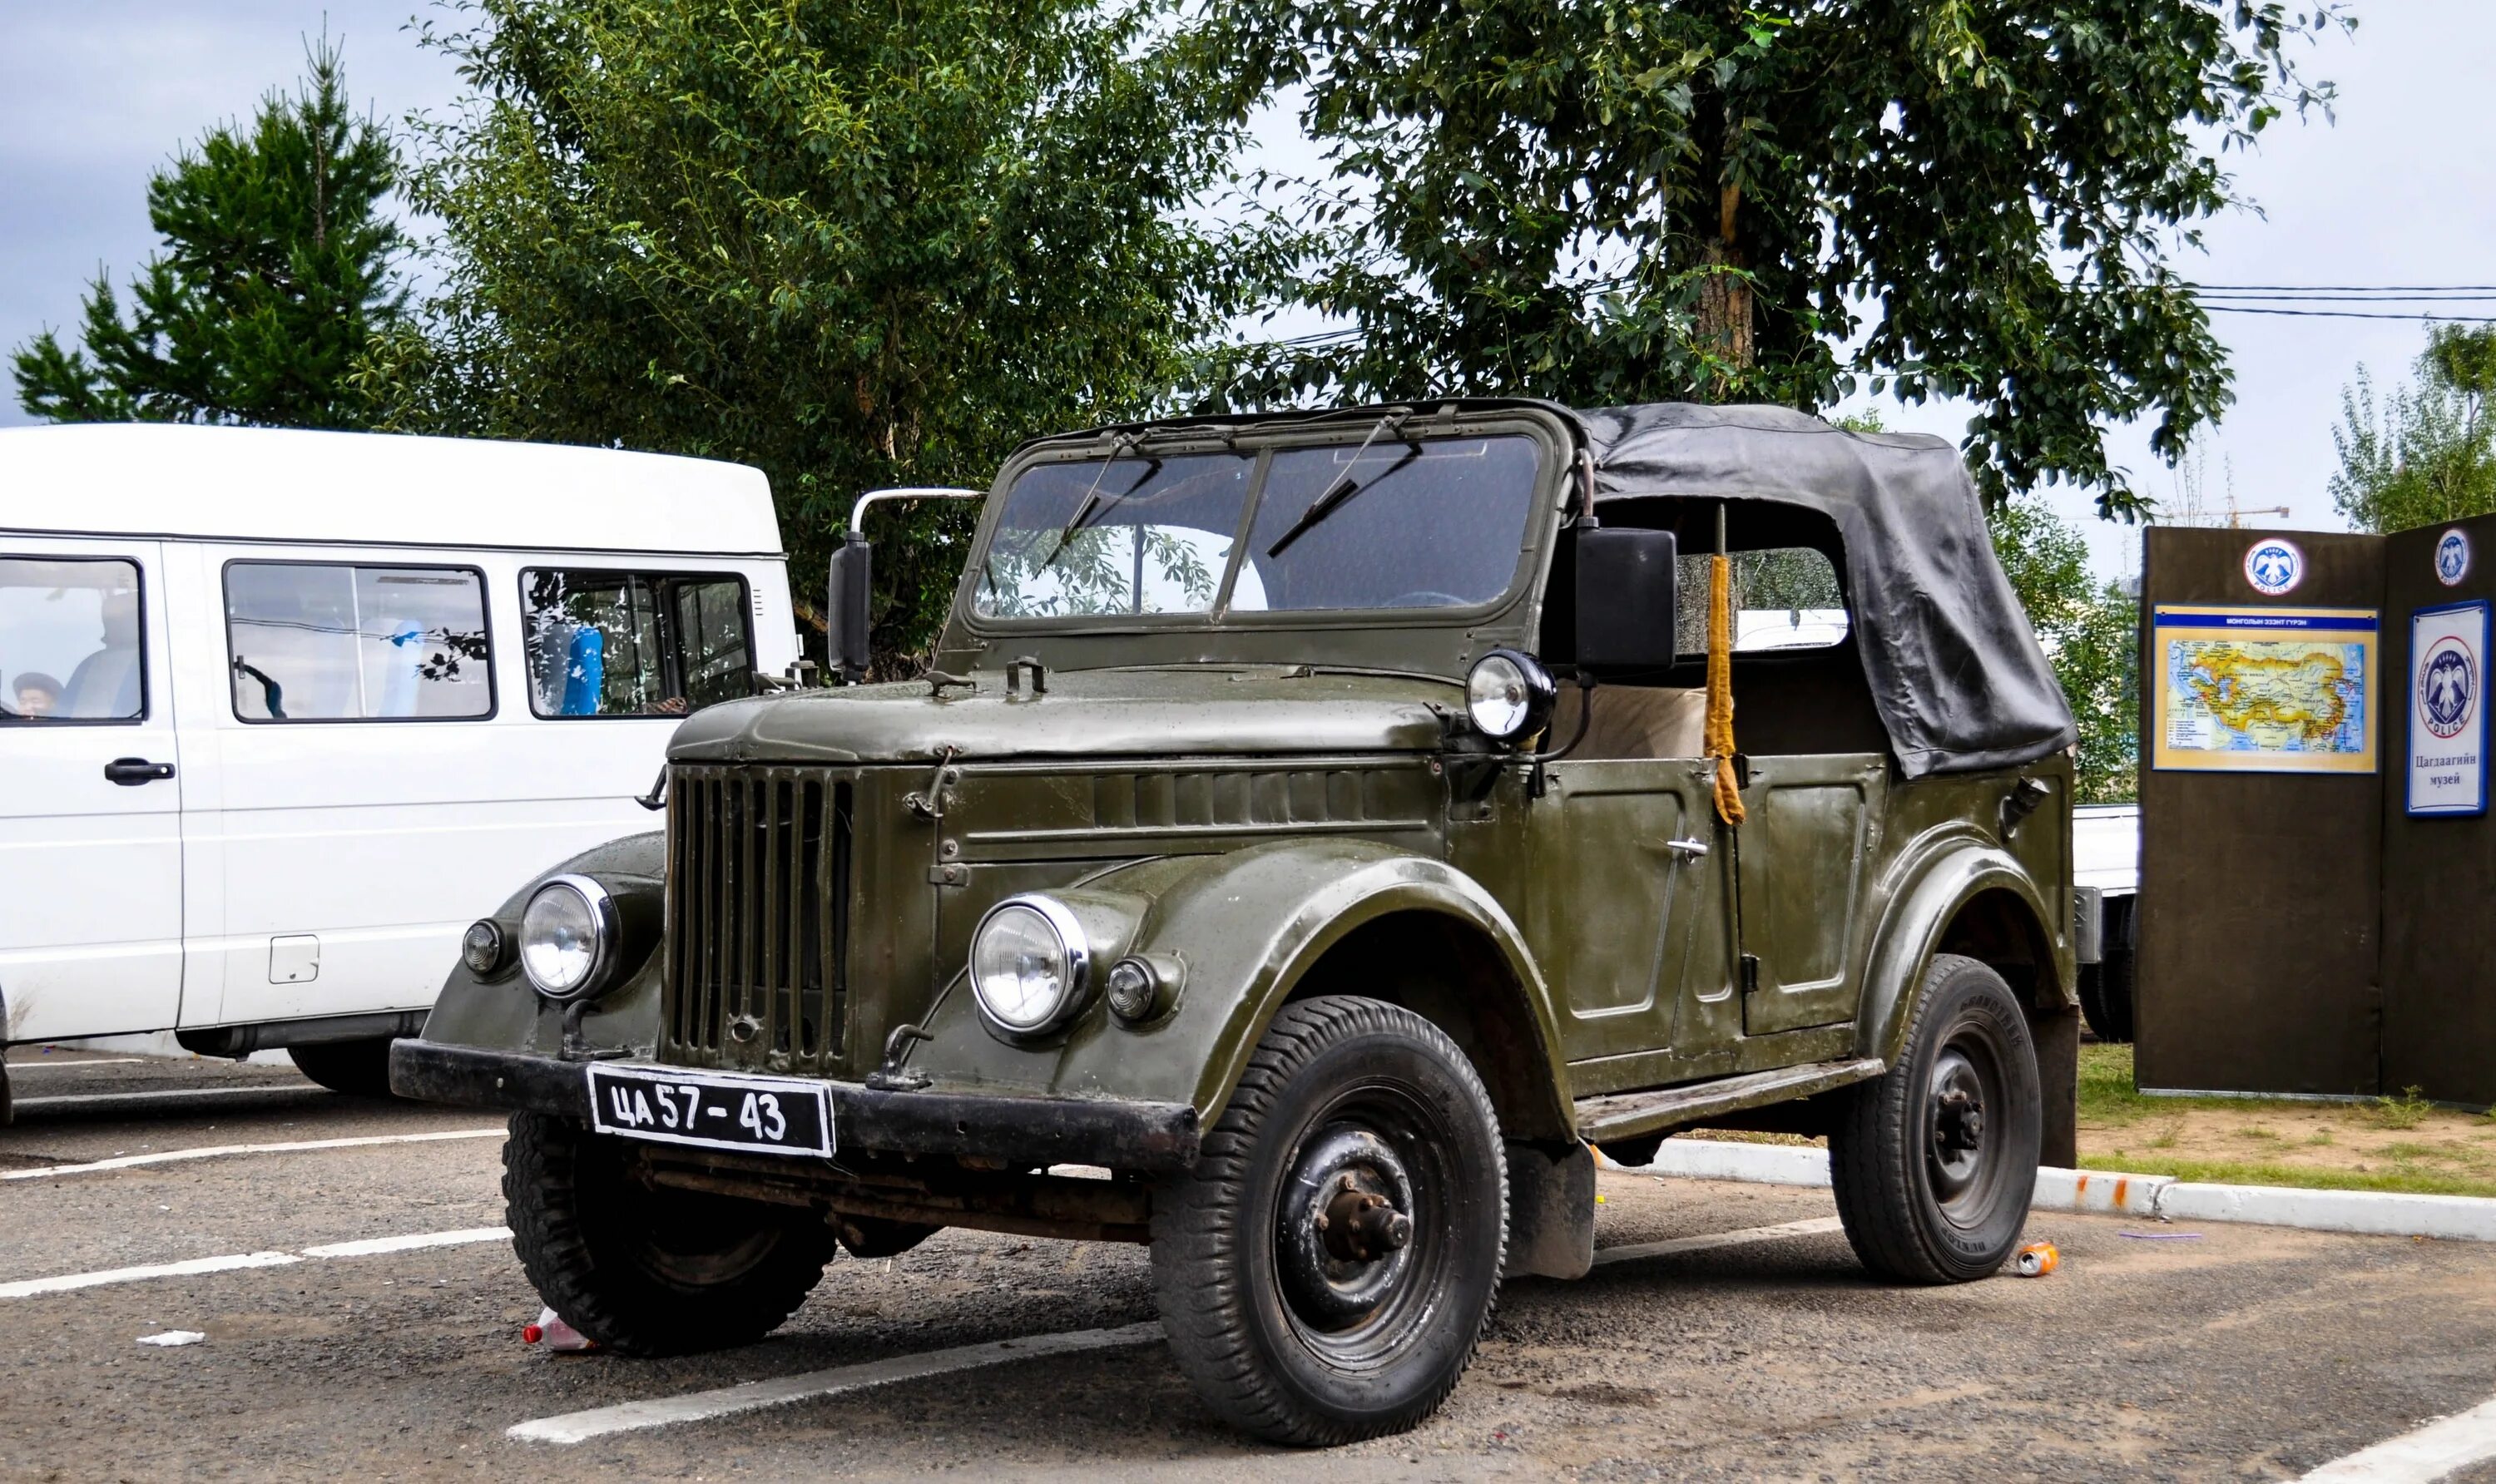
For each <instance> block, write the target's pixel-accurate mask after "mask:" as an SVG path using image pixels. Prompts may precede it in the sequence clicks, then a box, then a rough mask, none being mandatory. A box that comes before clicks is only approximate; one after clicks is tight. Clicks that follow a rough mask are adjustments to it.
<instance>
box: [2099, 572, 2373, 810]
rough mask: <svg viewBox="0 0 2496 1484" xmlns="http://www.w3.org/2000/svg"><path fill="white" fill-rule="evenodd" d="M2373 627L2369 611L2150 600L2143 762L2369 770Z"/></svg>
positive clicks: (2209, 767)
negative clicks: (2149, 723) (2149, 702)
mask: <svg viewBox="0 0 2496 1484" xmlns="http://www.w3.org/2000/svg"><path fill="white" fill-rule="evenodd" d="M2380 627H2381V625H2380V622H2379V615H2378V614H2377V612H2376V610H2374V609H2372V608H2234V607H2221V606H2216V605H2212V604H2202V603H2192V604H2167V603H2161V604H2159V605H2158V606H2156V607H2155V608H2154V609H2153V610H2152V611H2151V633H2152V645H2151V651H2150V652H2151V655H2152V657H2153V659H2154V661H2155V665H2156V672H2155V673H2154V674H2153V675H2151V676H2150V677H2148V678H2149V681H2150V689H2151V693H2152V695H2153V696H2154V697H2155V704H2156V707H2157V711H2156V715H2155V719H2156V723H2157V727H2156V729H2155V731H2153V732H2152V734H2151V749H2150V759H2149V760H2150V766H2152V767H2154V768H2164V769H2180V770H2200V771H2211V772H2247V773H2372V772H2374V771H2375V768H2376V760H2375V706H2376V695H2377V692H2376V685H2375V655H2376V638H2377V632H2378V630H2379V629H2380Z"/></svg>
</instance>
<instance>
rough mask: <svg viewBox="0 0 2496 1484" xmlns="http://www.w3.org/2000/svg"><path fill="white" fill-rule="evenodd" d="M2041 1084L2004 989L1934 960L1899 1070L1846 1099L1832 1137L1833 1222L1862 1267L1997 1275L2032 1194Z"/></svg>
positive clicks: (1981, 971)
mask: <svg viewBox="0 0 2496 1484" xmlns="http://www.w3.org/2000/svg"><path fill="white" fill-rule="evenodd" d="M2042 1086H2043V1084H2042V1079H2041V1078H2040V1077H2039V1075H2038V1072H2037V1048H2036V1043H2035V1041H2034V1039H2033V1038H2032V1037H2031V1036H2029V1034H2028V1017H2027V1016H2026V1015H2025V1014H2024V1013H2023V1012H2022V1011H2021V1010H2020V1007H2019V1002H2018V1000H2017V999H2016V998H2014V997H2013V996H2012V993H2011V987H2010V986H2009V985H2007V984H2005V983H2004V982H2003V981H2002V976H2001V975H2000V974H1995V973H1994V972H1993V971H1992V970H1991V969H1989V968H1987V967H1986V966H1984V965H1983V964H1981V963H1978V962H1977V961H1976V960H1974V959H1972V958H1961V957H1959V956H1958V955H1956V954H1949V953H1945V954H1939V955H1936V956H1935V957H1934V959H1933V963H1932V967H1931V968H1930V969H1929V970H1927V971H1926V972H1925V974H1924V984H1923V993H1922V994H1921V995H1919V997H1918V998H1917V1002H1916V1008H1915V1012H1914V1019H1913V1020H1912V1021H1910V1022H1909V1024H1908V1027H1907V1037H1906V1044H1905V1046H1904V1047H1903V1048H1902V1050H1901V1052H1900V1054H1899V1057H1898V1062H1897V1065H1895V1066H1893V1067H1890V1068H1889V1070H1888V1072H1887V1073H1885V1074H1884V1075H1882V1076H1880V1077H1877V1078H1875V1079H1874V1080H1872V1081H1870V1082H1865V1083H1860V1084H1858V1085H1856V1087H1854V1088H1852V1089H1849V1090H1848V1095H1847V1100H1846V1101H1845V1103H1844V1104H1843V1105H1842V1106H1841V1108H1840V1110H1839V1113H1838V1117H1837V1122H1836V1126H1835V1128H1833V1129H1832V1130H1831V1133H1830V1136H1829V1141H1828V1169H1829V1177H1830V1183H1831V1185H1833V1186H1834V1187H1835V1188H1836V1195H1837V1214H1838V1216H1839V1218H1840V1219H1841V1220H1843V1221H1845V1223H1846V1237H1847V1240H1848V1241H1849V1242H1852V1243H1853V1244H1854V1245H1855V1252H1856V1256H1858V1257H1860V1258H1862V1259H1863V1265H1864V1266H1865V1267H1867V1268H1869V1269H1871V1270H1872V1272H1873V1274H1874V1275H1875V1276H1877V1277H1881V1278H1886V1279H1890V1280H1893V1281H1896V1282H1899V1283H1970V1282H1973V1281H1974V1280H1976V1279H1980V1278H1988V1277H1991V1276H1992V1274H1993V1273H1994V1271H1995V1270H1996V1269H1998V1268H2000V1267H2001V1266H2002V1264H2003V1262H2004V1261H2005V1260H2007V1259H2008V1258H2009V1257H2010V1255H2011V1252H2012V1249H2013V1248H2014V1247H2016V1246H2017V1245H2018V1242H2019V1235H2020V1232H2021V1230H2022V1229H2023V1228H2024V1227H2025V1226H2026V1225H2027V1223H2028V1204H2029V1201H2030V1199H2031V1198H2032V1197H2033V1196H2034V1195H2035V1194H2036V1190H2037V1161H2038V1154H2039V1150H2040V1147H2041V1145H2042V1142H2043V1139H2044V1096H2043V1092H2042Z"/></svg>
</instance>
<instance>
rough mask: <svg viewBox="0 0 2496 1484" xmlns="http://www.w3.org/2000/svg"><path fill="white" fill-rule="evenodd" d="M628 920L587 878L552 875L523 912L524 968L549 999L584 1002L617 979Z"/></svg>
mask: <svg viewBox="0 0 2496 1484" xmlns="http://www.w3.org/2000/svg"><path fill="white" fill-rule="evenodd" d="M622 934H623V921H622V916H621V914H620V913H619V912H617V910H616V906H615V899H614V898H613V897H612V896H610V895H608V891H607V888H606V887H604V886H602V885H600V884H599V883H598V882H597V881H594V880H592V879H591V878H589V877H586V876H575V875H572V874H569V873H567V874H565V875H562V876H550V877H547V878H546V881H543V882H541V883H539V886H538V889H537V890H535V891H533V892H531V893H529V901H528V906H527V907H525V908H523V909H522V910H521V912H520V932H519V960H520V970H521V972H522V973H523V974H527V975H528V980H529V983H530V985H531V986H532V987H534V988H535V989H536V990H537V992H538V993H539V994H541V995H544V996H546V998H547V999H549V1000H557V1001H570V1000H578V999H580V998H582V997H583V996H586V995H594V994H596V993H598V992H599V991H600V990H602V989H604V988H606V987H607V981H608V979H609V978H611V977H612V976H613V974H614V969H615V959H616V950H617V948H618V946H619V940H620V939H621V937H622Z"/></svg>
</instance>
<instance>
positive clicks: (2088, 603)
mask: <svg viewBox="0 0 2496 1484" xmlns="http://www.w3.org/2000/svg"><path fill="white" fill-rule="evenodd" d="M1987 523H1988V524H1989V525H1990V526H1991V528H1992V533H1993V554H1994V555H1995V556H1996V557H1997V558H1999V559H2000V560H2001V562H2002V571H2003V573H2004V574H2005V575H2006V576H2008V577H2009V578H2010V579H2011V589H2012V592H2014V593H2017V594H2018V595H2019V604H2020V606H2021V607H2022V608H2024V609H2026V610H2027V613H2028V624H2029V627H2030V628H2032V629H2034V630H2035V631H2036V633H2037V641H2038V643H2039V644H2041V645H2043V646H2044V650H2045V658H2046V661H2047V663H2049V664H2051V665H2053V667H2054V678H2055V680H2057V681H2058V682H2060V683H2061V685H2062V687H2063V697H2064V699H2065V700H2067V701H2069V702H2070V703H2071V707H2072V719H2073V721H2074V722H2075V723H2076V724H2078V727H2079V732H2080V744H2079V759H2078V766H2079V797H2080V802H2082V803H2090V804H2098V803H2109V802H2114V801H2119V800H2124V799H2130V798H2132V797H2133V796H2134V789H2135V788H2136V784H2137V777H2138V757H2139V751H2140V748H2139V733H2138V730H2137V725H2138V718H2139V714H2140V677H2139V667H2140V666H2139V657H2138V648H2137V635H2138V633H2139V603H2137V601H2136V600H2135V599H2134V598H2133V597H2132V596H2131V595H2129V594H2127V593H2126V592H2124V590H2123V589H2122V587H2121V586H2120V585H2118V584H2116V583H2112V582H2106V583H2100V582H2096V581H2094V580H2092V579H2091V577H2090V575H2089V548H2088V543H2087V542H2086V541H2083V540H2082V539H2081V537H2080V533H2079V532H2078V531H2077V530H2075V529H2074V528H2073V527H2072V525H2071V524H2070V523H2069V522H2068V521H2065V520H2064V519H2062V518H2061V517H2060V516H2058V515H2056V514H2055V513H2054V512H2053V510H2050V509H2048V508H2047V507H2046V505H2045V504H2044V501H2042V500H2040V499H2038V498H2036V497H2034V496H2029V497H2025V498H2021V499H2016V500H2011V501H2006V502H2005V503H2003V504H2002V505H2000V506H1998V507H1996V508H1995V509H1994V510H1991V511H1989V512H1987Z"/></svg>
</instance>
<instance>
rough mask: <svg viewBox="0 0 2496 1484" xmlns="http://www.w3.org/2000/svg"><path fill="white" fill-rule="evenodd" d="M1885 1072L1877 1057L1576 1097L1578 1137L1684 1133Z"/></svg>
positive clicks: (1593, 1137)
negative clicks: (1679, 1130)
mask: <svg viewBox="0 0 2496 1484" xmlns="http://www.w3.org/2000/svg"><path fill="white" fill-rule="evenodd" d="M1884 1069H1885V1067H1884V1066H1883V1064H1882V1062H1881V1061H1880V1060H1879V1059H1878V1058H1876V1057H1865V1058H1863V1059H1861V1060H1859V1061H1853V1062H1807V1063H1805V1064H1803V1065H1802V1066H1800V1067H1779V1068H1777V1069H1776V1070H1775V1071H1755V1072H1752V1073H1750V1074H1749V1075H1747V1076H1741V1077H1727V1078H1725V1079H1723V1080H1722V1081H1717V1082H1697V1083H1692V1084H1691V1085H1690V1086H1687V1087H1668V1088H1662V1089H1659V1090H1657V1091H1655V1092H1651V1093H1610V1094H1607V1095H1606V1096H1604V1097H1601V1098H1580V1099H1579V1100H1578V1102H1577V1137H1579V1138H1581V1139H1584V1140H1586V1141H1588V1142H1589V1143H1593V1142H1597V1141H1601V1140H1605V1139H1626V1138H1634V1137H1636V1136H1638V1134H1641V1133H1656V1132H1660V1131H1664V1130H1668V1129H1672V1128H1687V1127H1689V1126H1690V1125H1692V1124H1699V1123H1704V1122H1706V1121H1707V1120H1708V1119H1711V1118H1720V1117H1722V1116H1724V1115H1725V1114H1728V1113H1739V1112H1741V1111H1743V1110H1744V1109H1746V1108H1757V1107H1763V1106H1765V1105H1766V1104H1768V1103H1772V1102H1785V1101H1787V1100H1788V1099H1790V1098H1808V1097H1810V1096H1811V1095H1812V1094H1814V1093H1825V1092H1827V1091H1829V1090H1830V1089H1832V1088H1840V1087H1844V1086H1846V1085H1847V1084H1849V1083H1851V1082H1862V1081H1865V1080H1867V1079H1869V1078H1873V1077H1877V1076H1879V1075H1881V1073H1882V1071H1883V1070H1884Z"/></svg>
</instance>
